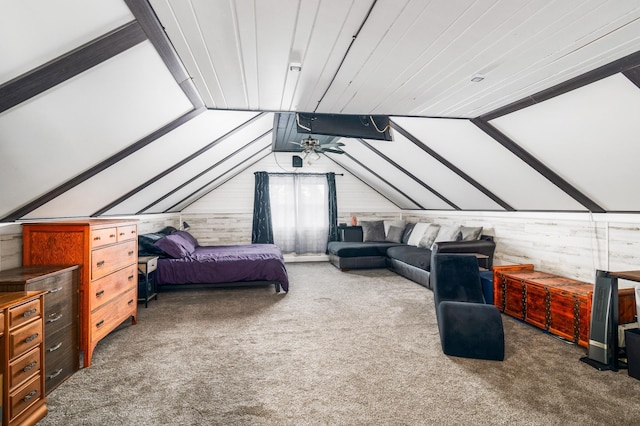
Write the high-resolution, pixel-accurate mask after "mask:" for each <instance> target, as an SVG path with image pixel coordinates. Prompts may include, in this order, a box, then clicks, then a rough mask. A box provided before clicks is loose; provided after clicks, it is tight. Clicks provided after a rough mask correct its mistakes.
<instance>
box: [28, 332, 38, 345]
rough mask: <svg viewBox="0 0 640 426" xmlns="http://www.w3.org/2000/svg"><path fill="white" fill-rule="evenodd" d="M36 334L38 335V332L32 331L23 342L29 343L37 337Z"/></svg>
mask: <svg viewBox="0 0 640 426" xmlns="http://www.w3.org/2000/svg"><path fill="white" fill-rule="evenodd" d="M38 336H40V333H33V334H32V335H31V336H29V337H27V338H26V339H24V342H25V343H31V342H33V341H34V340H36V339H37V338H38Z"/></svg>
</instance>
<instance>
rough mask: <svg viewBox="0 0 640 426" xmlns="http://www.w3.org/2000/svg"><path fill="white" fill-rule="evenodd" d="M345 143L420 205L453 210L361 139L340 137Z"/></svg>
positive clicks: (374, 169)
mask: <svg viewBox="0 0 640 426" xmlns="http://www.w3.org/2000/svg"><path fill="white" fill-rule="evenodd" d="M340 142H343V143H344V144H345V146H344V147H342V148H343V150H344V151H346V152H347V153H349V154H350V155H351V156H352V157H354V158H357V159H358V161H360V162H361V163H363V164H364V165H365V166H366V167H368V168H370V169H372V170H373V171H375V173H377V174H378V175H379V176H380V177H381V178H383V179H385V180H386V181H388V182H389V183H390V184H391V185H393V186H395V187H396V188H398V189H400V190H401V191H402V192H404V193H405V194H407V195H408V196H409V197H410V198H411V199H413V200H414V201H416V202H417V203H418V204H419V205H420V206H422V207H423V208H425V209H427V210H451V209H452V208H453V207H452V206H451V205H449V204H448V203H447V202H445V201H443V200H442V199H441V198H440V197H438V196H437V195H435V194H434V193H433V192H431V191H429V190H428V189H426V188H425V187H424V186H422V185H421V184H420V183H418V182H416V181H415V180H413V179H412V178H410V177H409V176H407V175H406V174H404V173H403V172H402V171H400V170H399V169H397V168H395V167H393V166H392V165H391V164H389V163H388V162H387V161H386V160H384V159H383V158H382V157H380V156H379V155H378V154H376V153H374V152H373V151H371V150H370V149H369V148H367V147H366V146H365V145H363V144H362V143H361V142H360V141H358V140H355V139H346V138H342V139H340ZM380 143H381V144H385V143H387V144H390V143H393V142H380Z"/></svg>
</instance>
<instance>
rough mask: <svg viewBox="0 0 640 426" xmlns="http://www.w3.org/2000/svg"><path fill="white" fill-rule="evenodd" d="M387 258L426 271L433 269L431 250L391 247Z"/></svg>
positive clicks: (412, 247)
mask: <svg viewBox="0 0 640 426" xmlns="http://www.w3.org/2000/svg"><path fill="white" fill-rule="evenodd" d="M387 256H389V257H390V258H393V259H396V260H399V261H401V262H404V263H406V264H409V265H411V266H415V267H416V268H420V269H424V270H425V271H428V270H429V269H430V267H431V250H429V249H425V248H419V247H415V246H404V245H403V246H396V247H389V248H388V249H387Z"/></svg>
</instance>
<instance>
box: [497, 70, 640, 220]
mask: <svg viewBox="0 0 640 426" xmlns="http://www.w3.org/2000/svg"><path fill="white" fill-rule="evenodd" d="M638 111H640V90H638V88H637V87H636V86H635V85H634V84H633V83H631V82H630V81H629V80H628V79H627V78H626V77H624V76H623V75H619V74H617V75H614V76H611V77H609V78H606V79H603V80H600V81H598V82H596V83H593V84H590V85H588V86H585V87H582V88H580V89H576V90H574V91H571V92H569V93H566V94H564V95H561V96H558V97H555V98H553V99H550V100H547V101H545V102H541V103H539V104H536V105H533V106H531V107H528V108H525V109H522V110H520V111H517V112H514V113H512V114H508V115H506V116H504V117H500V118H497V119H495V120H492V121H491V124H493V125H495V126H496V127H497V128H498V129H499V130H501V131H502V132H503V133H505V134H506V135H507V136H509V137H510V138H511V139H512V140H513V141H515V142H516V143H517V144H518V145H520V146H521V147H523V148H524V149H526V150H527V151H528V152H529V153H531V154H532V155H533V156H534V157H536V158H537V159H538V160H540V161H542V162H543V163H544V164H545V165H546V166H548V167H550V168H551V169H552V170H554V171H555V172H556V173H558V174H559V175H560V176H561V177H562V178H563V179H565V180H566V181H568V182H569V183H571V184H572V185H573V186H574V187H576V188H577V189H578V190H579V191H581V192H582V193H584V194H585V195H586V196H587V197H589V198H590V199H592V200H593V201H595V202H596V203H597V204H599V205H600V206H601V207H603V208H604V209H605V210H607V211H638V210H640V198H639V197H635V196H629V195H630V193H629V185H630V184H631V185H635V183H636V182H640V168H638V166H637V163H638V158H640V144H639V143H638V136H637V135H640V120H639V119H638Z"/></svg>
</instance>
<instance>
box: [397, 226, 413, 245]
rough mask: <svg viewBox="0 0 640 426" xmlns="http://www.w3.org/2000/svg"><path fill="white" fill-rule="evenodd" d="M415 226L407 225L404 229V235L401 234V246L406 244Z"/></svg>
mask: <svg viewBox="0 0 640 426" xmlns="http://www.w3.org/2000/svg"><path fill="white" fill-rule="evenodd" d="M414 226H416V224H415V223H407V225H406V226H405V227H404V233H403V234H402V241H400V242H401V243H402V244H407V243H408V242H409V237H411V231H413V227H414Z"/></svg>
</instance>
